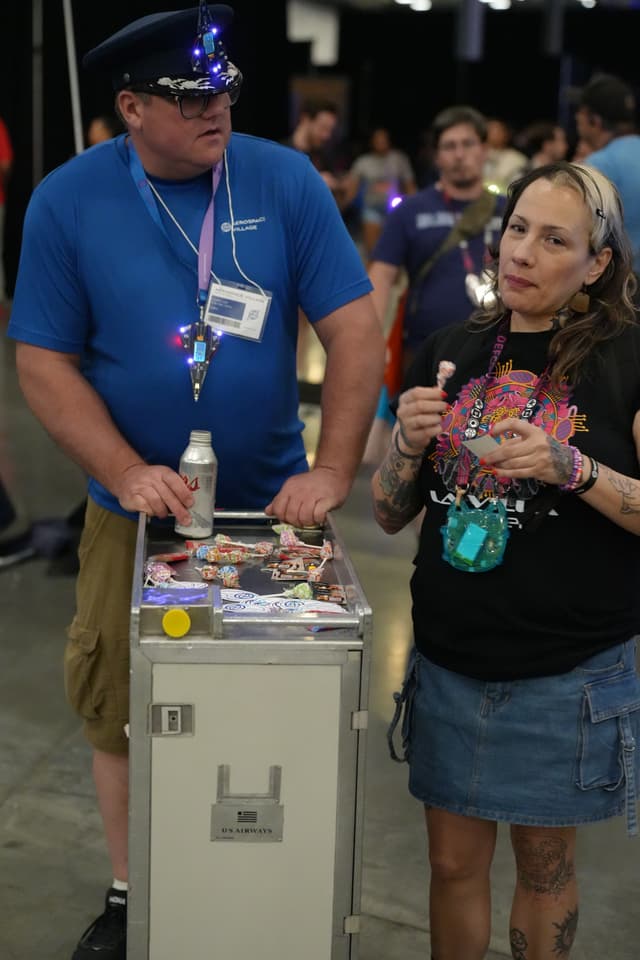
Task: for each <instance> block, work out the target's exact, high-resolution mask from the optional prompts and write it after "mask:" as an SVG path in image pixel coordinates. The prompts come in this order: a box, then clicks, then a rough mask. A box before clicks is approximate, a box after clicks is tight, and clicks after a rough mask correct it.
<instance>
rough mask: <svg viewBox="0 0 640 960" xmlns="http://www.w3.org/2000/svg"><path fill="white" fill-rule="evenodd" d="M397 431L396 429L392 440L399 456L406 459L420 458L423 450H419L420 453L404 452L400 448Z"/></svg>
mask: <svg viewBox="0 0 640 960" xmlns="http://www.w3.org/2000/svg"><path fill="white" fill-rule="evenodd" d="M398 433H399V431H398V430H396V431H395V433H394V434H393V442H394V445H395V448H396V450H397V451H398V453H399V454H400V456H401V457H404V458H405V459H406V460H422V458H423V456H424V450H421V451H420V453H405V451H404V450H401V449H400V444H399V443H398Z"/></svg>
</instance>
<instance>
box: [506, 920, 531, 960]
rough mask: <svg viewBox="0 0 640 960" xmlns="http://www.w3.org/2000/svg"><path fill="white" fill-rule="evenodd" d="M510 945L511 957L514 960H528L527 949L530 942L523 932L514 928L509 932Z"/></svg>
mask: <svg viewBox="0 0 640 960" xmlns="http://www.w3.org/2000/svg"><path fill="white" fill-rule="evenodd" d="M509 943H510V945H511V956H512V957H513V960H527V954H526V952H525V951H526V949H527V947H528V946H529V942H528V940H527V938H526V937H525V935H524V933H523V932H522V930H518V929H517V928H516V927H512V928H511V930H510V931H509Z"/></svg>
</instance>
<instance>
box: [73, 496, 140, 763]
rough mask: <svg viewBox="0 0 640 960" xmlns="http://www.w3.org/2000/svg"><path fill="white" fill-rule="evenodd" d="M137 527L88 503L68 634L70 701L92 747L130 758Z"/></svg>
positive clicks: (92, 502)
mask: <svg viewBox="0 0 640 960" xmlns="http://www.w3.org/2000/svg"><path fill="white" fill-rule="evenodd" d="M136 531H137V525H136V523H135V522H134V521H132V520H128V519H127V518H126V517H121V516H120V515H119V514H117V513H112V512H111V511H109V510H105V509H104V508H103V507H99V506H98V505H97V503H95V501H93V500H92V499H91V498H89V499H88V501H87V510H86V514H85V524H84V529H83V531H82V537H81V539H80V546H79V548H78V556H79V560H80V572H79V573H78V579H77V583H76V615H75V617H74V618H73V622H72V623H71V625H70V626H69V628H68V630H67V635H68V638H69V639H68V641H67V645H66V648H65V653H64V681H65V692H66V695H67V700H68V701H69V703H70V704H71V706H72V707H73V709H74V710H75V711H76V713H78V714H79V715H80V716H81V717H82V720H83V721H84V733H85V736H86V738H87V740H88V741H89V743H90V744H91V745H92V746H93V747H95V748H96V749H97V750H103V751H105V752H106V753H116V754H126V753H127V752H128V740H127V737H126V734H125V732H124V727H125V724H127V723H128V722H129V617H130V611H131V583H132V579H133V564H134V557H135V545H136Z"/></svg>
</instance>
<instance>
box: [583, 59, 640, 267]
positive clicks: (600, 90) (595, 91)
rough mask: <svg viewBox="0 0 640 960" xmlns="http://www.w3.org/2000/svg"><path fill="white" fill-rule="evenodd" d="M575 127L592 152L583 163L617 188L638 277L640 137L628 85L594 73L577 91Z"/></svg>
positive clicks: (616, 79) (639, 243)
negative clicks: (603, 175)
mask: <svg viewBox="0 0 640 960" xmlns="http://www.w3.org/2000/svg"><path fill="white" fill-rule="evenodd" d="M576 129H577V133H578V137H579V138H580V139H581V140H583V141H584V142H585V143H586V144H587V145H588V147H589V148H590V150H591V151H592V152H591V153H588V154H587V155H586V156H585V157H584V159H583V161H582V162H583V163H586V164H587V166H590V167H595V168H596V169H597V170H600V171H601V172H602V173H604V174H606V176H607V177H609V179H610V180H612V181H613V183H614V184H615V185H616V187H617V189H618V193H619V194H620V198H621V200H622V206H623V210H624V222H625V227H626V229H627V233H628V234H629V238H630V240H631V244H632V246H633V253H634V271H635V273H636V276H639V277H640V181H639V180H638V170H640V136H638V134H637V133H636V100H635V97H634V94H633V91H632V89H631V87H630V86H628V84H626V83H625V82H624V81H623V80H621V79H620V77H616V76H613V75H612V74H607V73H597V74H595V75H594V76H593V77H592V78H591V80H590V81H589V83H588V84H587V85H586V86H584V87H583V88H582V90H581V91H580V92H579V102H578V107H577V110H576Z"/></svg>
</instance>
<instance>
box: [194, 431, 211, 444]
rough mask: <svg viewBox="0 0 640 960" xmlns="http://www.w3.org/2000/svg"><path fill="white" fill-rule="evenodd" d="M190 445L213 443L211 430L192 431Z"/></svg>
mask: <svg viewBox="0 0 640 960" xmlns="http://www.w3.org/2000/svg"><path fill="white" fill-rule="evenodd" d="M189 443H211V430H192V431H191V434H190V437H189Z"/></svg>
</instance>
